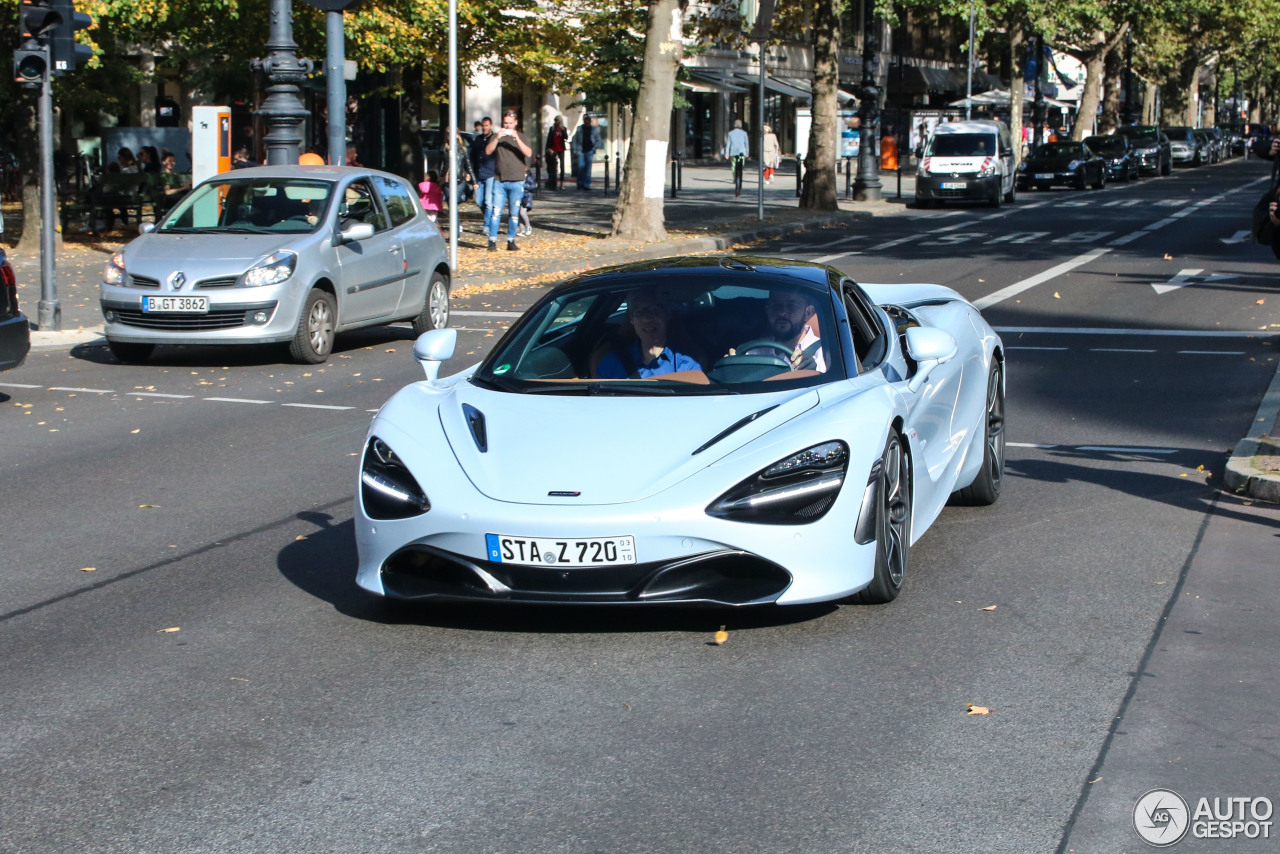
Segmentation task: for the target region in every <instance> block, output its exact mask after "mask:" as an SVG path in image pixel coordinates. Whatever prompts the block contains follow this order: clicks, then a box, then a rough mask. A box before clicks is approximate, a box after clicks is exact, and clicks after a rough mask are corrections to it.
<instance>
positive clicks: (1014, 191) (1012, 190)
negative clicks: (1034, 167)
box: [1004, 180, 1018, 204]
mask: <svg viewBox="0 0 1280 854" xmlns="http://www.w3.org/2000/svg"><path fill="white" fill-rule="evenodd" d="M1004 200H1005V201H1006V202H1008V203H1009V204H1013V203H1014V202H1016V201H1017V200H1018V182H1017V181H1016V180H1014V181H1010V182H1009V192H1007V193H1005V194H1004Z"/></svg>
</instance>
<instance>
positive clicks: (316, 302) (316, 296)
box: [289, 288, 338, 365]
mask: <svg viewBox="0 0 1280 854" xmlns="http://www.w3.org/2000/svg"><path fill="white" fill-rule="evenodd" d="M337 319H338V311H337V303H336V302H335V301H334V299H333V294H331V293H329V292H328V291H322V290H320V289H319V288H312V289H311V293H309V294H307V301H306V303H305V304H303V306H302V316H301V317H299V318H298V328H297V329H296V330H295V331H294V333H293V340H292V341H291V342H289V355H291V356H293V358H294V360H295V361H298V362H302V363H303V364H307V365H318V364H320V363H321V362H324V361H326V360H327V359H328V358H329V354H330V353H332V352H333V339H334V336H335V335H336V329H337Z"/></svg>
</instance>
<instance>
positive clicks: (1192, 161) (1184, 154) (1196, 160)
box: [1164, 127, 1209, 166]
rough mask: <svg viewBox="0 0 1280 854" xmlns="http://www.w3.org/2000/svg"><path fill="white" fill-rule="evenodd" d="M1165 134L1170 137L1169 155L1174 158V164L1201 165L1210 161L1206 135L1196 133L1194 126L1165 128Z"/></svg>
mask: <svg viewBox="0 0 1280 854" xmlns="http://www.w3.org/2000/svg"><path fill="white" fill-rule="evenodd" d="M1164 135H1165V136H1167V137H1168V138H1169V155H1170V156H1171V157H1172V158H1173V165H1175V166H1199V165H1201V164H1203V163H1208V162H1209V152H1207V151H1206V150H1205V141H1204V137H1202V136H1201V135H1200V134H1198V133H1196V132H1195V129H1194V128H1189V127H1171V128H1165V129H1164Z"/></svg>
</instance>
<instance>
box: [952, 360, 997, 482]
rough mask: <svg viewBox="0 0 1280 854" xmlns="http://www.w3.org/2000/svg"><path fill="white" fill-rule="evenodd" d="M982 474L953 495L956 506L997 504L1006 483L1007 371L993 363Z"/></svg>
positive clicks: (988, 379) (988, 378) (988, 388)
mask: <svg viewBox="0 0 1280 854" xmlns="http://www.w3.org/2000/svg"><path fill="white" fill-rule="evenodd" d="M983 440H984V441H983V453H982V470H981V471H979V472H978V476H977V477H975V478H974V479H973V483H971V484H969V485H968V486H966V487H964V488H963V489H958V490H956V491H955V492H954V493H952V496H951V497H952V500H953V503H955V504H966V505H969V506H971V507H977V506H985V505H988V504H995V503H996V499H997V498H999V497H1000V485H1001V484H1002V483H1003V482H1004V367H1003V366H1002V365H1001V364H1000V362H999V361H993V362H992V365H991V373H990V374H989V375H988V377H987V408H986V415H985V424H984V427H983Z"/></svg>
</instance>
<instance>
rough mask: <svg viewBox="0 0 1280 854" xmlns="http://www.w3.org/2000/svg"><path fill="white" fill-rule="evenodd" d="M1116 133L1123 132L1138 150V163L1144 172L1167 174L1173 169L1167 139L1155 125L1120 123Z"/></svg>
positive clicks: (1171, 155)
mask: <svg viewBox="0 0 1280 854" xmlns="http://www.w3.org/2000/svg"><path fill="white" fill-rule="evenodd" d="M1116 133H1118V134H1123V135H1124V136H1127V137H1128V138H1129V141H1130V142H1132V143H1133V147H1134V148H1136V149H1137V150H1138V165H1139V166H1140V167H1141V168H1142V171H1143V172H1144V173H1150V174H1152V175H1168V174H1170V173H1171V172H1172V171H1173V153H1172V152H1171V151H1170V149H1169V139H1168V137H1166V136H1165V135H1164V134H1163V133H1161V131H1160V128H1158V127H1156V126H1155V125H1122V126H1121V127H1118V128H1116Z"/></svg>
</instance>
